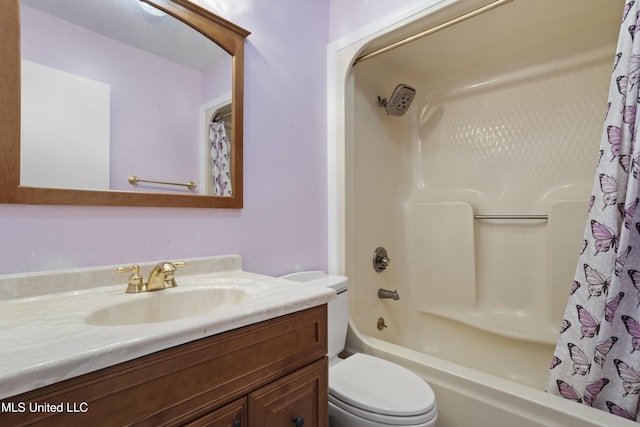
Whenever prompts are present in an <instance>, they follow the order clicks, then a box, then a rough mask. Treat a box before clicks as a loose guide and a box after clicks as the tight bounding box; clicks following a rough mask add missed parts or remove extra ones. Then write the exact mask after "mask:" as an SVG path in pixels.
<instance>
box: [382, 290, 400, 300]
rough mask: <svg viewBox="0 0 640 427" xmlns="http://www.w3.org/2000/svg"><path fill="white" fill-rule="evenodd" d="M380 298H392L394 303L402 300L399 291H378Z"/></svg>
mask: <svg viewBox="0 0 640 427" xmlns="http://www.w3.org/2000/svg"><path fill="white" fill-rule="evenodd" d="M378 298H380V299H383V298H390V299H393V300H394V301H398V300H399V299H400V295H398V291H389V290H387V289H378Z"/></svg>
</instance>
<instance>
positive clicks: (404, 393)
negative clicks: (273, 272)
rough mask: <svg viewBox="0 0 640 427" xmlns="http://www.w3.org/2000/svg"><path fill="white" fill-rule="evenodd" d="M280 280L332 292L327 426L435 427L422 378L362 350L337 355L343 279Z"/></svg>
mask: <svg viewBox="0 0 640 427" xmlns="http://www.w3.org/2000/svg"><path fill="white" fill-rule="evenodd" d="M282 278H284V279H288V280H293V281H296V282H300V283H304V284H305V285H307V286H324V287H328V288H333V289H335V291H336V294H337V299H336V300H334V301H332V302H330V303H329V304H328V306H329V307H328V308H329V310H328V312H329V314H328V323H329V327H328V333H329V426H330V427H380V426H399V427H400V426H403V427H434V426H435V425H436V418H437V407H436V399H435V395H434V393H433V390H432V389H431V387H429V384H427V383H426V382H425V381H424V380H423V379H422V378H420V377H418V376H417V375H416V374H414V373H413V372H411V371H410V370H408V369H406V368H404V367H402V366H399V365H396V364H395V363H392V362H389V361H387V360H383V359H380V358H377V357H373V356H370V355H367V354H362V353H356V354H354V355H352V356H349V357H347V358H346V359H341V358H339V357H338V354H339V353H340V352H342V350H343V349H344V346H345V340H346V337H347V328H348V324H349V303H348V292H347V281H348V279H347V278H346V277H343V276H331V275H327V274H325V273H323V272H321V271H305V272H300V273H292V274H287V275H285V276H282Z"/></svg>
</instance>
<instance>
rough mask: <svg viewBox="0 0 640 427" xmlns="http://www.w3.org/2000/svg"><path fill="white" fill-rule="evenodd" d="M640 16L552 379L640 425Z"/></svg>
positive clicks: (627, 16) (606, 134)
mask: <svg viewBox="0 0 640 427" xmlns="http://www.w3.org/2000/svg"><path fill="white" fill-rule="evenodd" d="M639 12H640V2H638V1H635V2H634V1H628V2H627V4H626V6H625V9H624V15H623V21H622V26H621V29H620V35H619V39H618V47H617V51H616V52H617V54H616V56H615V63H614V66H613V73H612V79H611V86H610V90H609V103H608V110H607V116H606V119H605V124H604V130H603V135H602V140H601V146H600V159H599V162H598V167H597V171H596V178H595V182H594V187H593V192H592V196H591V203H590V209H589V216H588V220H587V225H586V228H585V234H584V242H583V246H582V253H581V255H580V259H579V262H578V267H577V269H576V274H575V278H574V281H573V284H572V285H571V290H570V297H569V303H568V305H567V308H566V311H565V314H564V317H563V321H562V325H561V329H560V337H559V340H558V343H557V346H556V350H555V352H554V356H553V360H552V362H551V369H550V371H549V378H548V381H547V391H548V392H550V393H554V394H558V395H560V396H562V397H564V398H566V399H571V400H574V401H576V402H579V403H583V404H586V405H589V406H593V407H597V408H599V409H602V410H605V411H609V412H611V413H613V414H615V415H618V416H622V417H625V418H628V419H632V420H640V416H639V414H638V400H639V397H640V308H639V307H640V210H637V209H636V207H637V205H638V201H639V198H640V188H639V185H638V184H639V183H638V181H639V180H640V146H639V145H638V144H636V131H637V126H638V125H640V120H639V118H640V117H639V116H638V114H637V106H638V95H639V91H638V88H639V85H640V35H638V34H637V31H638V30H640V24H637V23H636V21H637V20H638V19H640V16H639V15H638V13H639ZM587 90H588V89H587ZM636 211H637V212H638V214H636Z"/></svg>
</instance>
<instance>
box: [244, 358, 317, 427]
mask: <svg viewBox="0 0 640 427" xmlns="http://www.w3.org/2000/svg"><path fill="white" fill-rule="evenodd" d="M328 393H329V391H328V371H327V360H326V357H325V358H324V359H322V360H319V361H317V362H315V363H312V364H310V365H308V366H306V367H304V368H302V369H300V370H298V371H296V372H294V373H292V374H289V375H287V376H285V377H283V378H281V379H279V380H277V381H275V382H273V383H271V384H269V385H267V386H265V387H263V388H261V389H258V390H257V391H255V392H253V393H251V394H250V395H249V426H250V427H264V426H270V427H289V426H304V427H326V426H327V424H328V398H329V395H328Z"/></svg>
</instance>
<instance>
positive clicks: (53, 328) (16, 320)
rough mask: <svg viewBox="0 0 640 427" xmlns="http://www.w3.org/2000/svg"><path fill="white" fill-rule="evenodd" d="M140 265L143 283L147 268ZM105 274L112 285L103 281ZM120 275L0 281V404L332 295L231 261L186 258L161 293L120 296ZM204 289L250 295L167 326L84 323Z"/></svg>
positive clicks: (77, 273)
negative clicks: (107, 310) (130, 304)
mask: <svg viewBox="0 0 640 427" xmlns="http://www.w3.org/2000/svg"><path fill="white" fill-rule="evenodd" d="M141 265H142V271H143V275H144V276H145V278H146V276H147V271H148V270H149V269H150V267H149V266H145V265H143V264H141ZM190 266H192V267H191V268H192V270H191V271H189V267H190ZM189 273H192V274H189ZM112 276H116V278H117V281H118V283H117V284H113V283H108V282H110V281H113V279H112ZM104 277H107V278H108V280H106V281H105V280H104V279H102V278H104ZM126 278H127V276H126V275H124V276H118V275H115V274H114V273H113V266H109V267H104V268H94V269H84V270H82V269H78V270H73V271H64V272H54V273H51V274H46V273H41V274H30V275H14V276H0V399H4V398H7V397H10V396H14V395H17V394H20V393H23V392H26V391H29V390H33V389H36V388H39V387H42V386H45V385H49V384H53V383H56V382H59V381H62V380H65V379H68V378H72V377H75V376H78V375H82V374H85V373H88V372H92V371H95V370H98V369H102V368H105V367H108V366H112V365H115V364H118V363H121V362H125V361H127V360H132V359H135V358H137V357H140V356H144V355H147V354H150V353H153V352H156V351H159V350H163V349H166V348H169V347H173V346H176V345H180V344H184V343H187V342H190V341H193V340H197V339H200V338H204V337H207V336H211V335H215V334H218V333H221V332H224V331H228V330H232V329H235V328H239V327H242V326H246V325H250V324H253V323H257V322H261V321H264V320H268V319H271V318H274V317H277V316H282V315H285V314H289V313H293V312H295V311H299V310H304V309H307V308H311V307H314V306H317V305H321V304H325V303H327V302H329V301H331V300H332V299H334V298H335V292H334V291H333V290H332V289H330V288H324V287H318V286H305V285H301V284H300V283H296V282H293V281H289V280H285V279H279V278H274V277H269V276H263V275H259V274H254V273H249V272H246V271H243V270H242V269H241V268H240V258H239V257H238V256H229V257H212V258H207V259H198V260H191V261H189V260H187V266H186V267H185V268H181V269H179V270H178V272H177V275H176V280H177V282H178V287H177V288H172V289H166V290H162V291H156V292H145V293H140V294H125V293H124V290H125V289H126ZM87 281H90V282H91V283H92V285H93V286H91V285H86V283H87ZM58 282H59V283H58ZM70 282H71V283H70ZM75 282H77V283H75ZM80 284H82V286H80ZM206 286H224V287H232V288H239V289H242V290H243V291H244V292H246V293H248V294H249V295H250V297H249V298H248V299H247V300H246V301H244V302H242V303H241V304H239V305H237V306H234V307H227V308H220V309H218V310H216V311H215V312H213V313H209V314H203V315H197V316H193V317H187V318H183V319H178V320H172V321H168V322H155V323H143V324H131V325H122V326H120V325H118V326H101V325H90V324H88V323H87V322H86V321H85V319H86V318H87V317H88V316H89V315H90V314H91V313H93V312H95V311H96V310H99V309H101V308H104V307H107V306H110V305H113V304H117V303H120V302H127V301H133V300H134V299H136V298H149V297H155V296H157V294H159V293H160V292H169V293H170V292H176V291H181V292H184V291H185V290H188V289H193V288H198V287H206ZM66 288H71V289H66ZM61 289H62V291H60V290H61Z"/></svg>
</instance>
